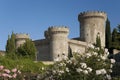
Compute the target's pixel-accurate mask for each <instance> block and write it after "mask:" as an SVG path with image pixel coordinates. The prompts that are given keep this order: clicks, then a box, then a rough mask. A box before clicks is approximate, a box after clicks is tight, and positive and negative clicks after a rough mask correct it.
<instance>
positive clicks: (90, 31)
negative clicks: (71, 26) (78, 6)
mask: <svg viewBox="0 0 120 80" xmlns="http://www.w3.org/2000/svg"><path fill="white" fill-rule="evenodd" d="M106 18H107V15H106V13H105V12H100V11H88V12H82V13H80V14H79V16H78V20H79V22H80V38H81V39H82V40H83V41H85V42H87V43H96V36H97V35H98V34H99V35H100V38H101V45H102V46H103V47H104V46H105V22H106Z"/></svg>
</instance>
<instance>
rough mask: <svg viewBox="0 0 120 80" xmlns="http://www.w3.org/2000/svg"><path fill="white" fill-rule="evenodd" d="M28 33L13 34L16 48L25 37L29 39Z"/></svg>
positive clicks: (23, 41)
mask: <svg viewBox="0 0 120 80" xmlns="http://www.w3.org/2000/svg"><path fill="white" fill-rule="evenodd" d="M29 38H30V37H29V35H28V34H22V33H20V34H18V33H17V34H15V41H16V48H18V47H20V45H22V44H24V43H25V41H26V39H29Z"/></svg>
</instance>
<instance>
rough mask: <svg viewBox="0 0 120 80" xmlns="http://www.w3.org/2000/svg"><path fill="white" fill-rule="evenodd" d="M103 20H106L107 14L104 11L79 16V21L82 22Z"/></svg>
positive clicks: (88, 12)
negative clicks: (92, 19) (84, 20)
mask: <svg viewBox="0 0 120 80" xmlns="http://www.w3.org/2000/svg"><path fill="white" fill-rule="evenodd" d="M96 17H98V18H103V19H105V20H106V18H107V14H106V13H105V12H103V11H86V12H81V13H80V14H79V16H78V20H79V21H81V20H83V18H96Z"/></svg>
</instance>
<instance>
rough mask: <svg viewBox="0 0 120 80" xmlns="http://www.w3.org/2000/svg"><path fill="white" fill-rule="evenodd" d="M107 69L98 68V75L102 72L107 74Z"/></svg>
mask: <svg viewBox="0 0 120 80" xmlns="http://www.w3.org/2000/svg"><path fill="white" fill-rule="evenodd" d="M106 73H107V72H106V70H105V69H100V70H96V75H100V74H106Z"/></svg>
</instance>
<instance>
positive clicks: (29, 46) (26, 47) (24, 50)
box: [17, 39, 36, 60]
mask: <svg viewBox="0 0 120 80" xmlns="http://www.w3.org/2000/svg"><path fill="white" fill-rule="evenodd" d="M17 53H18V55H20V56H22V57H28V58H30V59H33V60H35V58H36V48H35V45H34V43H33V42H32V41H31V40H30V39H27V40H26V42H25V43H24V44H23V45H21V46H20V47H18V49H17Z"/></svg>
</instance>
